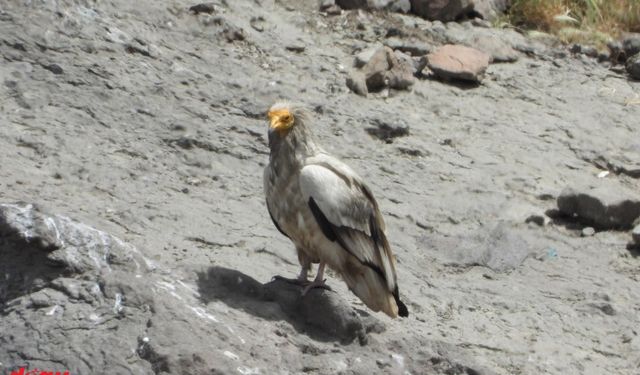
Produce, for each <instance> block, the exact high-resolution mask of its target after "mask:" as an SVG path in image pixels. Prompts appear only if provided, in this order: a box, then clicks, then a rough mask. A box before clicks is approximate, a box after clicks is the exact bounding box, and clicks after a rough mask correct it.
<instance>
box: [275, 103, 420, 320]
mask: <svg viewBox="0 0 640 375" xmlns="http://www.w3.org/2000/svg"><path fill="white" fill-rule="evenodd" d="M268 117H269V122H270V126H269V148H270V151H271V152H270V156H269V164H268V165H267V166H266V168H265V170H264V190H265V194H266V198H267V208H268V210H269V214H270V215H271V219H272V220H273V222H274V224H275V226H276V228H277V229H278V230H279V231H280V232H281V233H282V234H284V235H285V236H287V237H289V239H291V241H292V242H293V244H294V245H295V247H296V251H297V253H298V260H299V261H300V265H301V266H302V270H301V271H300V274H299V276H298V278H297V279H294V280H288V281H290V282H294V283H296V284H299V285H303V286H304V289H303V292H302V293H303V295H304V294H306V293H307V292H308V291H309V290H310V289H311V288H316V287H325V288H326V286H325V279H324V269H325V267H326V266H327V265H328V266H329V267H330V268H331V269H333V270H334V271H336V272H338V273H339V274H340V275H341V276H342V278H343V279H344V280H345V282H346V283H347V285H348V286H349V289H351V291H353V293H355V295H357V296H358V297H359V298H360V299H361V300H362V301H363V302H364V303H365V304H366V305H367V306H368V307H369V308H370V309H372V310H374V311H383V312H384V313H386V314H387V315H389V316H391V317H394V318H395V317H397V316H398V315H400V316H408V315H409V312H408V311H407V307H406V306H405V304H404V303H402V301H400V296H399V294H398V284H397V280H396V269H395V257H394V256H393V254H392V252H391V248H390V247H389V242H388V241H387V238H386V236H385V233H384V230H385V225H384V221H383V220H382V215H381V214H380V210H379V209H378V204H377V202H376V200H375V199H374V197H373V194H372V193H371V190H369V188H368V187H367V185H366V184H365V183H364V182H363V181H362V179H361V178H360V177H359V176H358V175H357V174H356V173H355V172H354V171H353V170H352V169H351V168H349V167H348V166H347V165H346V164H344V163H343V162H341V161H340V160H338V159H336V158H335V157H333V156H331V155H329V154H328V153H327V152H326V151H324V150H323V149H322V148H321V147H320V146H319V145H318V144H317V143H316V142H315V139H314V136H313V134H312V133H311V131H310V129H309V123H310V121H311V117H310V115H309V113H308V112H307V111H306V110H304V109H303V108H301V107H299V106H295V105H291V104H288V103H284V102H278V103H276V104H274V105H273V106H272V107H271V109H270V110H269V113H268ZM312 263H319V266H318V272H317V275H316V278H315V279H314V280H313V281H312V282H309V281H308V280H307V272H308V271H309V269H310V268H311V264H312Z"/></svg>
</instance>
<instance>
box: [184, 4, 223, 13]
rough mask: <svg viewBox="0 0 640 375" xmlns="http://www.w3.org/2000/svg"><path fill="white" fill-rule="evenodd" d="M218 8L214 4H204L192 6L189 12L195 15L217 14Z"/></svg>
mask: <svg viewBox="0 0 640 375" xmlns="http://www.w3.org/2000/svg"><path fill="white" fill-rule="evenodd" d="M216 8H217V6H216V4H214V3H202V4H198V5H194V6H192V7H191V8H189V11H191V12H193V13H195V14H200V13H206V14H212V13H215V12H216Z"/></svg>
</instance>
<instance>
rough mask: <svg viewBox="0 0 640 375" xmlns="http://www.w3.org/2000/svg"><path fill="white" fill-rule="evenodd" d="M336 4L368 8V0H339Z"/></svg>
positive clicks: (345, 7)
mask: <svg viewBox="0 0 640 375" xmlns="http://www.w3.org/2000/svg"><path fill="white" fill-rule="evenodd" d="M336 4H337V5H338V6H339V7H340V8H342V9H366V8H367V6H368V5H367V0H337V1H336Z"/></svg>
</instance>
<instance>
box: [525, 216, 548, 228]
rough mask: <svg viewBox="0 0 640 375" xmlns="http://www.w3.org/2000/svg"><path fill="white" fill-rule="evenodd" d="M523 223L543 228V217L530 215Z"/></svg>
mask: <svg viewBox="0 0 640 375" xmlns="http://www.w3.org/2000/svg"><path fill="white" fill-rule="evenodd" d="M524 222H525V223H527V224H529V223H533V224H536V225H538V226H544V216H542V215H531V216H529V217H528V218H526V219H525V221H524Z"/></svg>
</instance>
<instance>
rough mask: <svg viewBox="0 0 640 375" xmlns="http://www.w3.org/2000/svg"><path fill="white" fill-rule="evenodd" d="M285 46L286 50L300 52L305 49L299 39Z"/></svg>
mask: <svg viewBox="0 0 640 375" xmlns="http://www.w3.org/2000/svg"><path fill="white" fill-rule="evenodd" d="M285 48H286V49H287V51H291V52H295V53H302V52H304V50H305V49H306V46H305V45H304V43H302V42H300V41H296V42H292V43H289V44H287V45H286V46H285Z"/></svg>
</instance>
